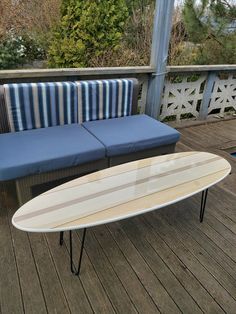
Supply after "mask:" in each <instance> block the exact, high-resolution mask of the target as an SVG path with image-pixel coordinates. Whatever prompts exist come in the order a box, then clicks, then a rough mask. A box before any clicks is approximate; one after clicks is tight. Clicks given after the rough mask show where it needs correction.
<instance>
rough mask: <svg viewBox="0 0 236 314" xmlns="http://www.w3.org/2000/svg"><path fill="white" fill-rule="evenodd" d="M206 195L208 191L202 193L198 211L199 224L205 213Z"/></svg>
mask: <svg viewBox="0 0 236 314" xmlns="http://www.w3.org/2000/svg"><path fill="white" fill-rule="evenodd" d="M207 194H208V189H206V190H204V191H202V199H201V209H200V217H199V220H200V222H203V217H204V212H205V207H206V200H207Z"/></svg>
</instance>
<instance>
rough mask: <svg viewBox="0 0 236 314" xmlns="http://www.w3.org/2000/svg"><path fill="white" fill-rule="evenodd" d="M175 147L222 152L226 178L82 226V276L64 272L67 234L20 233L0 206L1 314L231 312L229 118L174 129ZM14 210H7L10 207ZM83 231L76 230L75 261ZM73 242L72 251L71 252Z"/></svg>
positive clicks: (235, 299)
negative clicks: (151, 208) (200, 190)
mask: <svg viewBox="0 0 236 314" xmlns="http://www.w3.org/2000/svg"><path fill="white" fill-rule="evenodd" d="M180 132H181V134H182V136H181V141H180V142H179V143H178V144H177V148H176V151H178V152H181V151H188V150H200V151H208V152H212V153H215V154H219V155H221V156H222V157H225V158H227V159H228V161H229V162H230V163H231V165H232V174H231V175H230V176H228V177H227V178H226V179H225V180H224V181H223V182H221V183H219V184H218V185H217V186H214V187H212V188H211V189H210V192H209V197H208V200H207V207H206V213H205V218H204V222H203V223H202V224H200V223H199V203H200V195H195V196H193V197H191V198H189V199H186V200H184V201H182V202H180V203H177V204H174V205H172V206H168V207H166V208H162V209H160V210H158V211H156V212H151V213H148V214H145V215H142V216H138V217H134V218H131V219H127V220H124V221H120V222H116V223H112V224H108V225H105V226H98V227H95V228H92V229H91V230H88V234H87V238H86V243H85V254H84V260H83V264H82V269H81V277H80V278H76V277H74V276H73V275H71V274H70V271H69V254H68V235H66V240H65V244H64V245H63V246H62V247H60V246H59V245H58V234H27V233H24V232H22V231H19V230H16V229H15V228H14V227H13V226H12V225H11V223H10V218H11V216H12V214H13V213H14V208H12V209H11V210H9V211H6V210H0V247H1V255H0V312H1V313H3V314H5V313H6V314H8V313H9V314H12V313H63V314H64V313H159V312H160V313H181V312H182V313H202V312H203V313H235V311H236V250H235V247H236V211H235V210H236V158H235V160H234V159H233V158H232V157H230V155H229V154H228V153H227V152H226V151H224V150H220V148H221V147H227V146H230V145H233V144H234V143H236V120H229V121H220V122H217V123H214V124H208V125H199V126H193V127H187V128H183V129H180ZM12 207H13V206H12ZM80 241H81V232H77V233H74V253H75V259H76V258H77V257H78V248H79V246H80ZM76 248H77V250H76Z"/></svg>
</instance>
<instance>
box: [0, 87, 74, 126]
mask: <svg viewBox="0 0 236 314" xmlns="http://www.w3.org/2000/svg"><path fill="white" fill-rule="evenodd" d="M4 92H5V100H6V106H7V111H8V118H9V124H10V129H11V131H12V132H17V131H24V130H31V129H38V128H45V127H50V126H56V125H64V124H72V123H77V122H78V88H77V85H76V84H75V83H72V82H58V83H56V82H51V83H21V84H5V85H4Z"/></svg>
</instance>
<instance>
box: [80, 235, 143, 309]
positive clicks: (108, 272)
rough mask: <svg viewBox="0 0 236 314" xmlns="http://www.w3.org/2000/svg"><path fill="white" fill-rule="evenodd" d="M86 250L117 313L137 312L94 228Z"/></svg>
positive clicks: (89, 236)
mask: <svg viewBox="0 0 236 314" xmlns="http://www.w3.org/2000/svg"><path fill="white" fill-rule="evenodd" d="M86 252H87V254H88V256H89V258H90V260H91V263H92V264H93V266H94V269H95V271H96V273H97V275H98V277H99V279H100V281H101V283H102V285H103V287H104V289H105V290H106V293H107V295H108V296H109V299H110V300H111V302H112V304H113V307H114V309H115V311H116V312H117V313H130V314H132V313H137V310H136V307H135V304H134V303H133V302H132V301H131V299H130V298H129V295H128V294H127V292H126V290H125V289H124V287H123V285H122V283H121V281H120V279H119V277H118V276H117V274H116V273H115V271H114V269H113V267H112V265H111V263H110V262H109V260H108V258H107V257H106V254H105V252H104V251H103V248H102V247H101V246H100V244H99V242H98V241H97V239H96V237H95V235H94V232H93V231H92V229H90V230H88V232H87V236H86Z"/></svg>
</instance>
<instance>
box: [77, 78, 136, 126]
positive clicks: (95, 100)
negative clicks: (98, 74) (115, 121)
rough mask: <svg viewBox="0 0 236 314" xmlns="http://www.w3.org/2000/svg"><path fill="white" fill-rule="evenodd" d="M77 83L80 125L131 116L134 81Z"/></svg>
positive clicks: (115, 80) (116, 80) (118, 80)
mask: <svg viewBox="0 0 236 314" xmlns="http://www.w3.org/2000/svg"><path fill="white" fill-rule="evenodd" d="M76 83H77V85H78V105H79V118H80V121H79V122H80V123H82V122H86V121H93V120H102V119H109V118H118V117H123V116H129V115H130V114H131V109H132V96H133V80H131V79H114V80H97V81H79V82H76Z"/></svg>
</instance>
